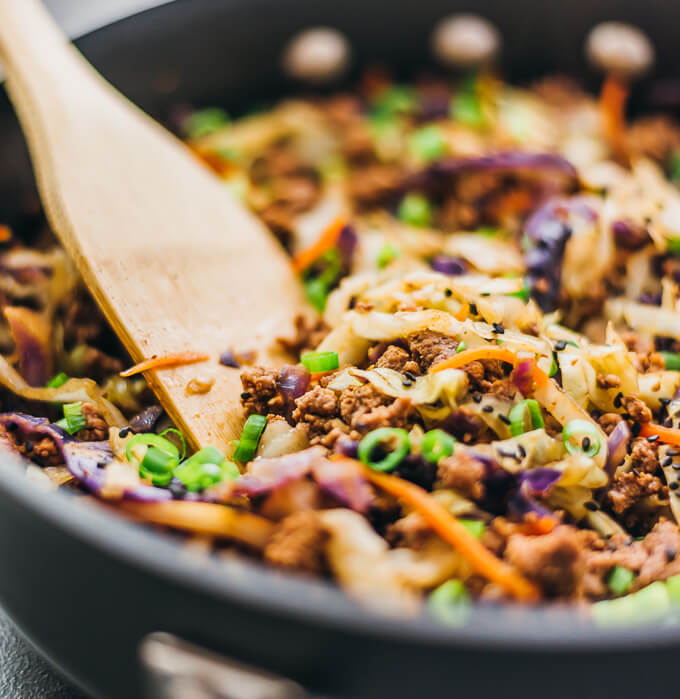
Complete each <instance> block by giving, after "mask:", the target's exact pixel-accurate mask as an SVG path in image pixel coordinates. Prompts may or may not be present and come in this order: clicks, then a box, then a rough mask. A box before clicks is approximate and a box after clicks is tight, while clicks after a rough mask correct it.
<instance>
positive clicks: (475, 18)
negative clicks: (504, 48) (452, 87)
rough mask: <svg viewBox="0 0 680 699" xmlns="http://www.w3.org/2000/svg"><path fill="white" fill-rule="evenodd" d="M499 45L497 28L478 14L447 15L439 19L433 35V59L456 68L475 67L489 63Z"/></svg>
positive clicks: (499, 39)
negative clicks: (434, 57)
mask: <svg viewBox="0 0 680 699" xmlns="http://www.w3.org/2000/svg"><path fill="white" fill-rule="evenodd" d="M500 45H501V37H500V34H499V32H498V30H497V29H496V27H494V26H493V24H491V22H489V21H488V20H486V19H484V18H483V17H480V16H479V15H473V14H456V15H450V16H449V17H445V18H444V19H442V20H441V21H440V22H439V24H437V26H436V27H435V30H434V32H433V33H432V51H433V53H434V54H435V56H436V57H437V58H438V59H439V60H440V61H442V63H446V64H447V65H449V66H454V67H456V68H475V67H479V66H481V65H484V64H487V63H490V62H491V61H493V59H494V57H495V56H496V54H497V53H498V50H499V48H500Z"/></svg>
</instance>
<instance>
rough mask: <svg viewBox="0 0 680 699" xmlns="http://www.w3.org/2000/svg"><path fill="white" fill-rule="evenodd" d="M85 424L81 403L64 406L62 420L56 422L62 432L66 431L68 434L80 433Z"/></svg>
mask: <svg viewBox="0 0 680 699" xmlns="http://www.w3.org/2000/svg"><path fill="white" fill-rule="evenodd" d="M86 424H87V423H86V421H85V416H84V415H83V403H82V401H78V402H77V403H65V404H64V418H63V420H59V422H57V425H58V426H59V427H61V429H62V430H66V432H68V433H69V434H75V433H76V432H80V430H82V429H83V428H84V427H85V425H86Z"/></svg>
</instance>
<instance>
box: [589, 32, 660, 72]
mask: <svg viewBox="0 0 680 699" xmlns="http://www.w3.org/2000/svg"><path fill="white" fill-rule="evenodd" d="M586 55H587V56H588V60H589V61H590V62H591V63H592V64H593V65H595V66H597V67H598V68H600V69H601V70H604V71H605V72H607V73H616V74H618V75H620V76H621V77H623V78H628V79H630V78H634V77H637V76H638V75H641V74H642V73H644V72H645V71H647V70H649V68H650V67H651V66H652V64H653V63H654V47H653V46H652V42H651V41H650V40H649V38H648V37H647V35H646V34H645V33H644V32H643V31H642V30H640V29H638V28H637V27H633V26H632V25H630V24H623V23H622V22H602V23H601V24H598V25H596V26H595V27H593V28H592V29H591V30H590V33H589V34H588V37H587V39H586Z"/></svg>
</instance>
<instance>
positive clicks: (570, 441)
mask: <svg viewBox="0 0 680 699" xmlns="http://www.w3.org/2000/svg"><path fill="white" fill-rule="evenodd" d="M562 441H563V442H564V448H565V449H566V450H567V451H568V452H569V453H570V454H584V455H585V456H590V457H592V456H595V455H596V454H597V453H598V452H599V451H600V446H601V445H600V435H599V433H598V431H597V428H596V427H595V425H593V424H592V422H588V420H571V421H570V422H568V423H567V424H566V425H565V426H564V429H563V430H562Z"/></svg>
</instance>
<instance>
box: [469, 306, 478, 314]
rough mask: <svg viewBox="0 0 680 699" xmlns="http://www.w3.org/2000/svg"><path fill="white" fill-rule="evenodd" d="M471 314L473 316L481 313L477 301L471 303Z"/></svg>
mask: <svg viewBox="0 0 680 699" xmlns="http://www.w3.org/2000/svg"><path fill="white" fill-rule="evenodd" d="M470 315H473V316H477V315H479V311H478V310H477V304H476V303H471V304H470Z"/></svg>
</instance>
